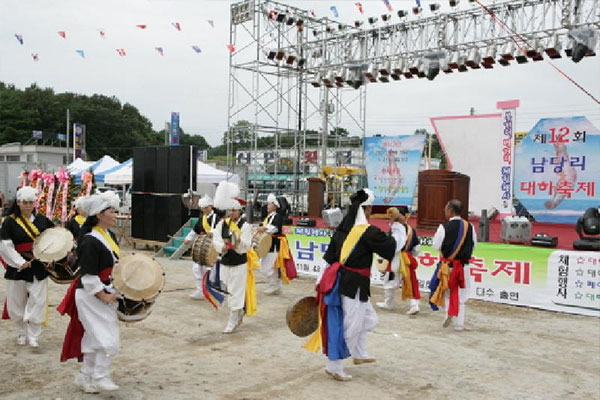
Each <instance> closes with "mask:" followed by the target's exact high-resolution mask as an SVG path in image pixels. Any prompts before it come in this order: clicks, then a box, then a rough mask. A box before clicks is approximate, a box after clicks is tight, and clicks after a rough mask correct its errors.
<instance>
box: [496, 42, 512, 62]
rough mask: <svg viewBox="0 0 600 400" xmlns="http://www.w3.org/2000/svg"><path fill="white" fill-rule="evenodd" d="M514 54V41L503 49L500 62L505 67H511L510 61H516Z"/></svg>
mask: <svg viewBox="0 0 600 400" xmlns="http://www.w3.org/2000/svg"><path fill="white" fill-rule="evenodd" d="M514 54H515V44H514V43H513V42H512V41H511V42H506V44H505V45H504V47H503V48H502V51H501V52H500V58H499V59H498V62H499V63H500V64H502V65H505V66H506V65H509V64H510V63H509V61H512V60H514V59H515V57H514ZM502 61H505V62H506V63H503V62H502Z"/></svg>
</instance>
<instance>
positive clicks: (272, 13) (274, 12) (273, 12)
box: [269, 10, 277, 21]
mask: <svg viewBox="0 0 600 400" xmlns="http://www.w3.org/2000/svg"><path fill="white" fill-rule="evenodd" d="M275 18H277V12H276V11H275V10H271V11H269V19H272V20H273V21H274V20H275Z"/></svg>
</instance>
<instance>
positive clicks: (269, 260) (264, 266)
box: [260, 251, 281, 290]
mask: <svg viewBox="0 0 600 400" xmlns="http://www.w3.org/2000/svg"><path fill="white" fill-rule="evenodd" d="M276 261H277V252H276V251H273V252H271V253H269V254H267V255H266V256H264V257H263V258H262V259H261V260H260V272H261V274H263V275H264V276H265V277H266V278H267V286H268V288H269V289H271V290H277V289H281V279H279V269H277V268H275V262H276Z"/></svg>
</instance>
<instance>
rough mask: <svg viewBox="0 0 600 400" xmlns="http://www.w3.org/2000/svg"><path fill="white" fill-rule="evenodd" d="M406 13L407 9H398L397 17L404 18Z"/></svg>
mask: <svg viewBox="0 0 600 400" xmlns="http://www.w3.org/2000/svg"><path fill="white" fill-rule="evenodd" d="M407 15H408V11H406V10H398V18H406V16H407Z"/></svg>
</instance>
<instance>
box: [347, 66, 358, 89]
mask: <svg viewBox="0 0 600 400" xmlns="http://www.w3.org/2000/svg"><path fill="white" fill-rule="evenodd" d="M344 80H345V81H346V83H347V84H348V85H350V86H352V85H354V81H355V80H356V73H355V72H354V71H353V70H351V69H350V68H346V75H345V76H344Z"/></svg>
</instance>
